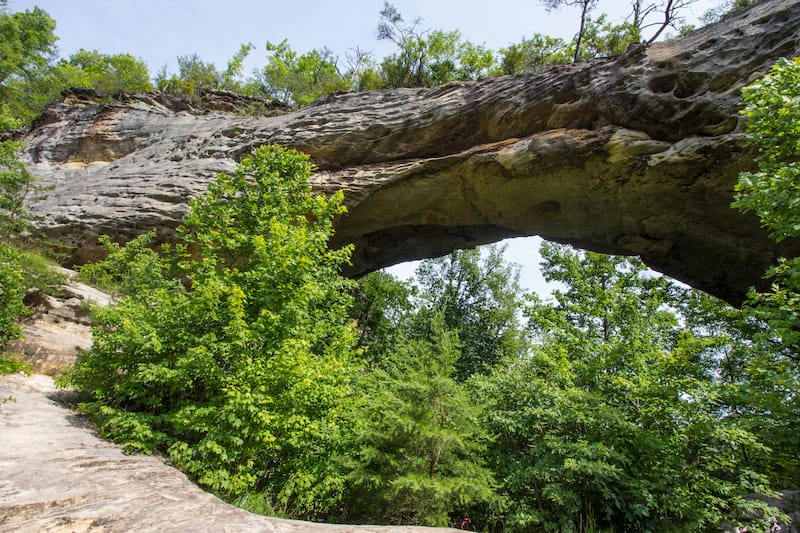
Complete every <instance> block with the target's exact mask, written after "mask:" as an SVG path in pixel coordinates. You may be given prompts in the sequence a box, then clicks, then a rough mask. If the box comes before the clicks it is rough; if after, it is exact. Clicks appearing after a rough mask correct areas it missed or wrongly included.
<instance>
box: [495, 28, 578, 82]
mask: <svg viewBox="0 0 800 533" xmlns="http://www.w3.org/2000/svg"><path fill="white" fill-rule="evenodd" d="M570 60H571V58H570V54H569V50H568V46H567V43H566V42H565V41H564V40H563V39H560V38H558V37H550V36H548V35H541V34H539V33H536V34H534V35H533V37H531V38H530V39H523V40H522V41H520V42H519V43H515V44H512V45H509V46H508V47H506V48H502V49H501V50H500V61H499V65H498V67H497V69H496V70H495V72H494V73H495V74H498V75H502V74H531V73H533V72H536V71H538V70H541V69H543V68H545V67H549V66H552V65H560V64H564V63H569V62H570Z"/></svg>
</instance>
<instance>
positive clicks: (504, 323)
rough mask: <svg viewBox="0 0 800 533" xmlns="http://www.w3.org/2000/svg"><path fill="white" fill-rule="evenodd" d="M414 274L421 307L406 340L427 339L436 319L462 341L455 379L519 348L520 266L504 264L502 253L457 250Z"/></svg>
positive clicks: (424, 264)
mask: <svg viewBox="0 0 800 533" xmlns="http://www.w3.org/2000/svg"><path fill="white" fill-rule="evenodd" d="M416 274H417V279H418V281H419V283H420V286H421V289H422V294H421V304H422V305H421V309H420V310H419V311H418V313H417V316H416V317H415V318H414V319H413V320H412V321H411V323H410V324H409V326H408V327H409V328H412V329H413V330H416V331H414V332H413V333H411V335H412V336H417V337H422V338H424V337H426V336H427V335H429V334H430V333H431V330H430V327H431V326H432V325H434V324H435V323H436V322H435V317H436V316H438V315H439V314H441V315H442V320H444V325H445V327H446V328H447V329H449V330H452V331H455V332H456V334H457V335H458V338H459V339H460V342H461V352H460V355H459V357H458V359H457V360H456V362H455V367H456V377H457V378H458V379H459V380H465V379H466V378H468V377H469V376H471V375H472V374H475V373H486V372H489V370H490V369H491V368H492V367H493V366H494V365H496V364H497V363H498V362H500V361H501V360H502V359H503V358H505V357H509V356H512V355H515V354H516V353H517V352H518V351H520V350H521V349H522V347H523V346H524V341H523V337H524V332H523V330H522V328H521V326H520V324H519V322H518V317H517V314H518V311H519V309H520V306H521V300H520V299H519V294H520V293H521V292H522V291H521V289H520V287H519V267H517V266H516V265H509V264H506V263H505V261H504V259H503V249H502V248H499V247H496V246H488V247H483V248H476V249H472V250H457V251H455V252H453V253H452V254H450V255H449V256H445V257H441V258H438V259H428V260H425V261H423V262H422V263H421V264H420V266H419V267H418V269H417V272H416Z"/></svg>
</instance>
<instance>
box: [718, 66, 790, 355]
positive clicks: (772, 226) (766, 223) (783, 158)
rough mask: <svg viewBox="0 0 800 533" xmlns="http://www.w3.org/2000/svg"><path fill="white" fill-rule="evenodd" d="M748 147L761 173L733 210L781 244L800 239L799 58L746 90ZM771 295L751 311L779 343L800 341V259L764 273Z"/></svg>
mask: <svg viewBox="0 0 800 533" xmlns="http://www.w3.org/2000/svg"><path fill="white" fill-rule="evenodd" d="M742 97H743V99H744V100H745V103H746V104H747V106H746V108H745V110H744V111H743V114H744V115H745V116H746V117H747V119H748V122H747V131H748V133H749V134H750V143H751V145H752V146H753V147H754V148H755V149H756V151H757V154H758V171H757V172H745V173H742V174H741V175H740V176H739V182H738V183H737V184H736V191H737V195H736V199H735V200H734V202H733V204H732V205H733V207H735V208H737V209H739V210H740V211H743V212H745V213H749V212H752V213H754V214H755V215H756V216H758V218H759V220H760V221H761V224H762V226H763V227H764V228H766V230H767V231H768V232H769V234H770V236H771V237H772V238H773V239H775V240H776V241H778V242H780V241H782V240H784V239H788V238H796V237H798V236H800V194H798V190H800V164H798V161H797V157H798V155H800V141H799V140H800V110H798V106H797V100H798V98H800V58H794V59H792V60H786V59H781V60H778V62H777V63H776V64H775V65H774V66H773V67H772V69H771V70H770V73H769V75H767V76H765V77H764V78H762V79H761V80H759V81H756V82H755V83H753V84H752V85H750V86H748V87H746V88H745V89H743V91H742ZM766 276H767V278H768V279H771V280H772V286H771V287H770V290H769V291H767V292H761V293H757V292H755V291H753V292H751V294H750V301H749V304H748V305H749V306H750V307H752V308H753V309H754V312H755V313H757V315H758V316H759V317H761V318H762V319H764V320H767V321H769V322H770V324H772V326H773V327H774V328H775V329H776V330H777V332H778V334H779V336H780V338H781V342H782V343H783V344H785V345H786V346H793V347H796V345H797V343H798V341H800V311H798V309H800V305H798V304H800V259H798V258H796V257H791V258H781V259H780V260H779V261H778V263H777V264H776V265H774V266H773V267H772V268H771V269H770V270H769V271H768V272H767V274H766Z"/></svg>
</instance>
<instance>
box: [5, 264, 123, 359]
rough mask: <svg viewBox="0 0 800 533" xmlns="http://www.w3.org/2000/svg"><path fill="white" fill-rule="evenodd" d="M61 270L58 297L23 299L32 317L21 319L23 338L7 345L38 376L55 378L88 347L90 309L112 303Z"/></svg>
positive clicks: (37, 294) (38, 294)
mask: <svg viewBox="0 0 800 533" xmlns="http://www.w3.org/2000/svg"><path fill="white" fill-rule="evenodd" d="M60 270H61V273H62V274H64V276H65V277H66V282H65V283H64V284H63V285H61V287H59V290H58V292H59V293H60V294H58V295H57V296H51V295H48V294H42V293H39V292H32V293H30V294H28V295H27V296H26V297H25V303H26V305H28V307H29V308H31V309H32V310H33V314H32V315H31V316H28V317H25V319H24V320H23V325H24V326H25V329H24V331H23V335H24V337H23V338H21V339H19V340H16V341H13V342H12V343H11V344H10V346H9V351H11V352H15V353H19V354H21V356H22V358H23V359H24V360H25V361H27V362H28V363H30V364H31V367H32V368H33V370H34V372H38V373H40V374H48V375H55V374H56V373H58V372H59V371H60V370H62V369H64V368H67V367H69V366H71V365H72V364H74V363H75V360H76V358H77V356H78V351H79V350H88V349H89V348H90V347H91V345H92V325H91V321H90V319H89V313H90V306H91V305H99V306H106V305H108V304H109V303H110V302H111V297H110V296H109V295H108V294H106V293H104V292H101V291H99V290H97V289H95V288H93V287H89V286H88V285H86V284H84V283H80V282H78V281H76V280H75V273H74V272H73V271H71V270H67V269H60Z"/></svg>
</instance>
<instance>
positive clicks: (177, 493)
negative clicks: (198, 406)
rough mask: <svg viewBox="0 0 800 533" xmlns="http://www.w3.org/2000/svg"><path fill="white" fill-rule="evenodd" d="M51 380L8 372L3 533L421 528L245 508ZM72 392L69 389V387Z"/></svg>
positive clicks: (0, 506)
mask: <svg viewBox="0 0 800 533" xmlns="http://www.w3.org/2000/svg"><path fill="white" fill-rule="evenodd" d="M59 395H60V394H59V393H58V392H57V391H56V389H55V387H54V386H53V380H52V378H50V377H48V376H44V375H34V376H30V377H26V376H23V375H21V374H16V375H11V376H0V399H3V400H5V399H7V398H9V397H11V398H13V401H6V402H5V403H0V443H2V445H0V472H2V474H1V475H0V532H12V531H13V532H14V533H22V532H31V533H33V532H36V533H39V532H42V531H48V532H50V533H56V532H65V533H69V532H75V531H119V532H123V531H125V532H127V531H136V532H145V531H152V532H155V531H159V532H160V531H175V532H178V531H180V532H187V531H191V532H204V531H208V532H218V531H226V532H231V533H233V532H242V533H244V532H247V533H254V532H270V533H271V532H276V533H278V532H280V533H304V532H309V533H345V532H352V533H371V532H374V533H383V532H385V533H422V532H426V531H430V532H434V531H445V532H446V531H455V530H447V529H433V528H424V527H381V526H345V525H330V524H313V523H310V522H301V521H296V520H281V519H278V518H268V517H264V516H260V515H255V514H252V513H248V512H246V511H242V510H241V509H238V508H236V507H234V506H232V505H228V504H227V503H225V502H223V501H222V500H220V499H219V498H217V497H215V496H213V495H211V494H209V493H207V492H204V491H202V490H200V489H199V488H198V487H197V486H195V485H194V484H193V483H192V482H191V481H189V480H188V479H187V477H186V476H185V475H183V474H182V473H180V472H179V471H177V470H175V469H174V468H172V467H171V466H169V465H168V464H166V463H165V461H164V460H162V459H160V458H158V457H154V456H147V455H126V454H124V453H123V452H122V447H120V446H117V445H115V444H111V443H109V442H107V441H105V440H103V439H101V438H99V437H98V436H97V435H96V433H95V431H94V429H93V427H92V426H91V424H89V423H87V421H86V420H85V419H84V418H83V417H81V416H79V415H77V414H75V413H74V412H73V411H71V410H69V409H68V408H66V407H64V406H63V405H61V404H60V403H58V402H57V401H55V400H56V399H58V398H59ZM61 396H63V393H61Z"/></svg>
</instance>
